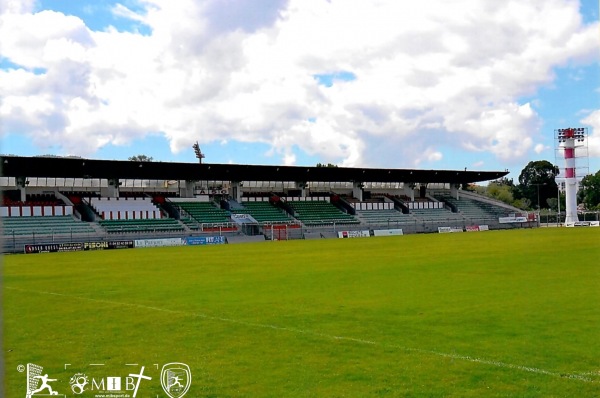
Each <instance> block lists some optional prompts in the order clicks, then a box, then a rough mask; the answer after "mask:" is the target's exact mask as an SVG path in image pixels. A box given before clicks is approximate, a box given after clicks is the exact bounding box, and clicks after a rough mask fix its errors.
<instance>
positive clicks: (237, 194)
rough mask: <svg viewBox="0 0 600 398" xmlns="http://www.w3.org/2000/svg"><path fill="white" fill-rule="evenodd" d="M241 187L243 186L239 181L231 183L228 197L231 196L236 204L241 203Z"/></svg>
mask: <svg viewBox="0 0 600 398" xmlns="http://www.w3.org/2000/svg"><path fill="white" fill-rule="evenodd" d="M243 186H244V185H243V184H242V183H241V182H240V181H232V182H231V188H229V196H231V197H232V198H233V199H234V200H235V201H236V202H238V203H242V187H243Z"/></svg>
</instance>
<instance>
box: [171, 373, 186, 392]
mask: <svg viewBox="0 0 600 398" xmlns="http://www.w3.org/2000/svg"><path fill="white" fill-rule="evenodd" d="M171 380H172V382H171V383H169V390H170V389H171V387H174V386H179V387H181V388H183V384H181V383H180V381H181V378H180V377H179V376H171Z"/></svg>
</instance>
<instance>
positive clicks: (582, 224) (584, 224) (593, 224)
mask: <svg viewBox="0 0 600 398" xmlns="http://www.w3.org/2000/svg"><path fill="white" fill-rule="evenodd" d="M565 226H566V227H570V228H571V227H600V221H577V222H568V223H565Z"/></svg>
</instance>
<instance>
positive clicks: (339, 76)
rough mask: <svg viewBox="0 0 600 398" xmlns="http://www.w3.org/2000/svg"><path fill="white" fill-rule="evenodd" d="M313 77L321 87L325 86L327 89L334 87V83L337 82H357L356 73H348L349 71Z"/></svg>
mask: <svg viewBox="0 0 600 398" xmlns="http://www.w3.org/2000/svg"><path fill="white" fill-rule="evenodd" d="M313 77H314V78H315V80H316V81H317V82H318V83H319V84H320V85H321V86H325V87H331V86H333V83H334V82H336V81H340V82H351V81H353V80H356V75H355V74H354V73H352V72H348V71H339V72H333V73H325V74H316V75H313Z"/></svg>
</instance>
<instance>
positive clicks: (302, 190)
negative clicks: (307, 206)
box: [296, 181, 308, 198]
mask: <svg viewBox="0 0 600 398" xmlns="http://www.w3.org/2000/svg"><path fill="white" fill-rule="evenodd" d="M307 187H308V184H307V183H306V181H296V188H297V189H298V190H300V197H301V198H305V197H306V188H307Z"/></svg>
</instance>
